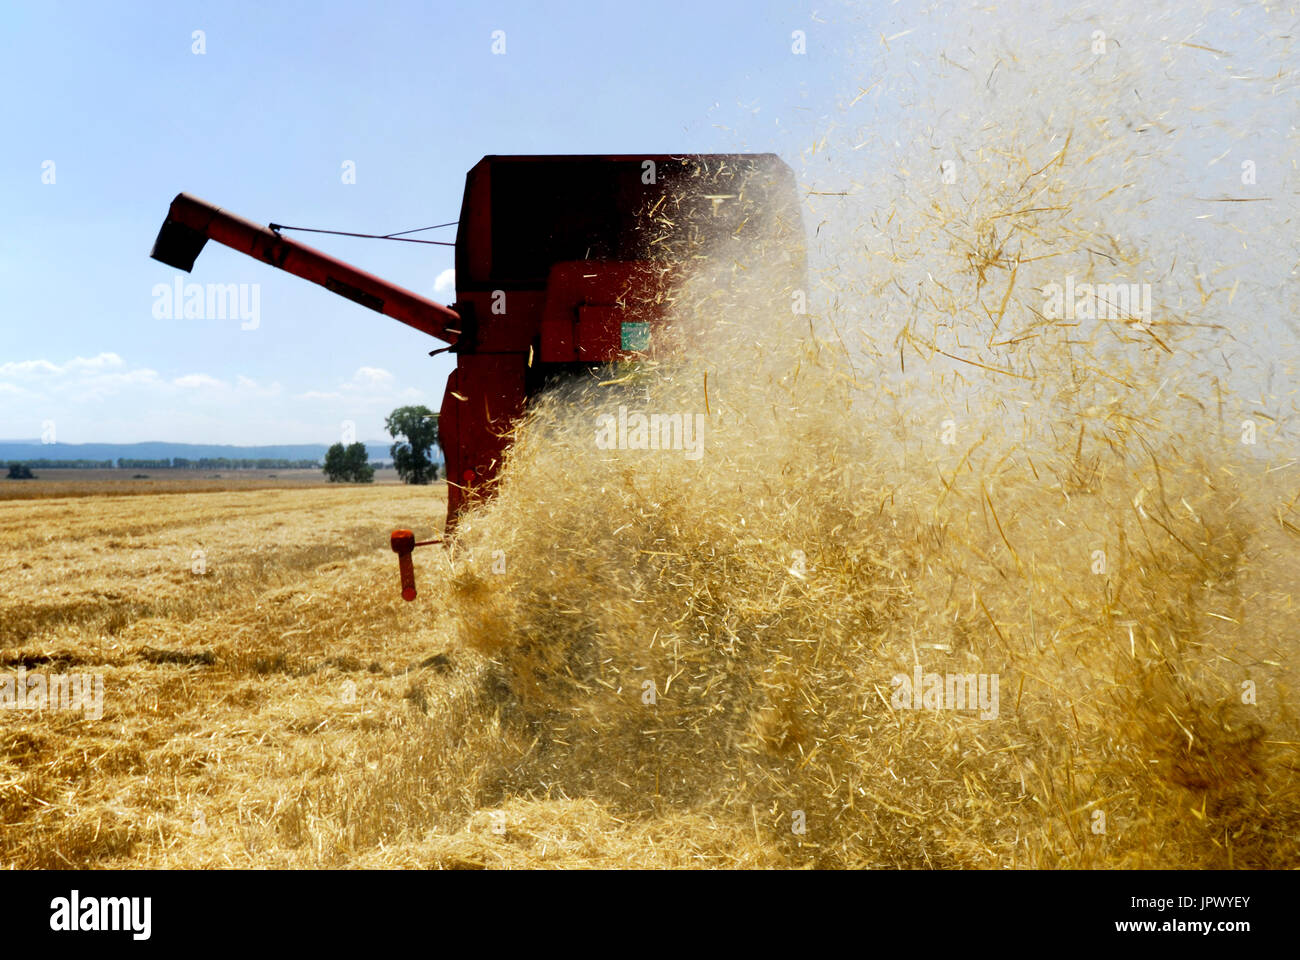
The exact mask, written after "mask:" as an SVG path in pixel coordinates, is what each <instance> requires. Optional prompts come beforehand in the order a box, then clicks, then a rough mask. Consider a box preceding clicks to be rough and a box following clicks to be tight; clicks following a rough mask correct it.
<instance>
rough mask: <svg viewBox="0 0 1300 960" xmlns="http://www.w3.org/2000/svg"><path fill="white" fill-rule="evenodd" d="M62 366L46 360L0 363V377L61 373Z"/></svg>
mask: <svg viewBox="0 0 1300 960" xmlns="http://www.w3.org/2000/svg"><path fill="white" fill-rule="evenodd" d="M62 372H63V368H62V367H56V366H55V365H54V364H52V363H50V361H48V360H23V361H21V362H19V363H12V362H10V363H0V377H34V376H36V377H39V376H42V375H49V374H54V373H62Z"/></svg>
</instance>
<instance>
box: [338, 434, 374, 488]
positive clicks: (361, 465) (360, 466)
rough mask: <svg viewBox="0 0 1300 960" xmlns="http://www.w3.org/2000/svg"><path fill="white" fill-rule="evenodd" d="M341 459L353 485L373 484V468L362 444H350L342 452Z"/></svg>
mask: <svg viewBox="0 0 1300 960" xmlns="http://www.w3.org/2000/svg"><path fill="white" fill-rule="evenodd" d="M343 459H344V463H346V464H347V473H348V479H349V480H351V481H352V482H353V483H373V482H374V479H375V468H374V467H372V466H371V465H370V454H369V453H368V452H367V451H366V445H365V444H364V443H354V444H351V445H350V446H349V447H348V448H347V450H345V451H344V452H343Z"/></svg>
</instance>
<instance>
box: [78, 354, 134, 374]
mask: <svg viewBox="0 0 1300 960" xmlns="http://www.w3.org/2000/svg"><path fill="white" fill-rule="evenodd" d="M121 365H122V358H121V357H119V356H118V355H117V354H116V353H101V354H99V355H98V356H94V357H74V358H73V359H71V360H69V361H68V365H67V368H66V369H68V370H107V369H109V368H110V367H113V368H116V367H120V366H121Z"/></svg>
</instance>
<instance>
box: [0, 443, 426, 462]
mask: <svg viewBox="0 0 1300 960" xmlns="http://www.w3.org/2000/svg"><path fill="white" fill-rule="evenodd" d="M390 446H392V443H391V442H389V443H367V444H366V451H367V452H368V453H369V454H370V459H371V461H372V462H380V461H388V460H391V459H392V457H391V456H389V453H388V448H389V447H390ZM329 447H330V445H329V444H327V443H279V444H272V445H270V446H259V447H237V446H228V445H225V444H218V443H167V442H164V441H150V442H148V443H41V442H40V440H0V461H2V462H6V463H7V462H8V461H10V460H117V459H119V458H125V459H128V460H172V459H175V458H176V457H181V458H183V459H186V460H199V459H201V458H204V457H225V458H227V459H230V460H324V459H325V451H326V450H328V449H329ZM433 455H434V459H435V460H438V461H439V462H441V461H442V457H441V451H439V450H438V449H437V448H435V449H434V451H433Z"/></svg>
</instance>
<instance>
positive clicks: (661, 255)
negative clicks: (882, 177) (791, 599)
mask: <svg viewBox="0 0 1300 960" xmlns="http://www.w3.org/2000/svg"><path fill="white" fill-rule="evenodd" d="M773 207H780V208H782V209H783V210H785V211H788V212H791V213H792V214H793V216H795V217H796V218H797V216H798V214H797V205H796V204H795V201H794V178H793V176H792V174H791V172H790V170H789V168H788V167H787V166H786V165H785V164H784V163H782V162H781V160H780V159H779V158H778V157H776V156H775V155H773V154H709V155H690V156H681V155H678V156H671V155H642V156H513V157H509V156H488V157H484V158H483V159H482V160H481V161H480V162H479V163H477V164H476V165H475V166H474V168H473V169H472V170H470V171H469V174H468V175H467V177H466V181H465V194H464V199H463V201H462V204H461V212H460V220H459V223H458V227H457V231H456V301H455V303H453V304H452V305H451V306H450V307H446V306H443V305H442V304H439V303H435V302H434V301H432V300H429V299H428V298H426V297H422V296H420V295H419V294H417V293H413V292H411V291H410V290H405V289H403V288H402V287H399V286H397V285H395V284H393V283H390V282H388V281H387V280H382V279H380V278H379V277H376V276H373V275H371V274H369V273H366V272H365V271H362V270H358V269H357V268H356V267H353V266H350V265H349V264H346V263H344V262H342V261H341V260H337V259H335V258H334V257H331V256H329V255H328V254H325V253H322V252H321V251H319V250H316V249H313V248H312V247H309V246H307V245H305V244H302V243H299V242H297V241H296V240H293V239H290V238H289V237H286V236H284V235H283V234H282V233H281V232H280V231H281V230H282V229H288V228H281V227H278V226H277V225H275V224H271V225H269V226H262V225H260V224H257V223H253V222H252V221H250V220H245V219H243V218H242V217H238V216H235V215H234V214H231V213H228V212H227V211H225V210H222V209H220V208H219V207H216V206H213V205H212V204H210V203H207V202H205V201H203V200H200V199H198V198H197V197H194V196H191V195H189V194H185V193H182V194H179V195H178V196H177V197H176V199H175V200H173V201H172V204H171V209H170V210H169V211H168V213H167V219H166V221H164V223H163V225H162V228H161V229H160V230H159V232H158V239H157V240H156V241H155V243H154V248H153V252H152V254H151V256H152V257H153V258H154V259H155V260H159V261H161V262H163V263H165V264H167V265H168V266H171V267H175V268H177V269H180V270H184V271H186V272H187V273H188V272H189V271H190V270H191V269H192V268H193V266H194V261H195V259H196V258H197V257H198V255H199V253H200V251H201V250H202V249H203V246H204V244H205V243H206V242H207V241H208V240H215V241H216V242H218V243H221V244H224V245H225V246H228V247H231V248H232V249H234V250H238V251H239V252H241V253H246V254H248V255H249V256H251V257H254V258H256V259H258V260H261V261H263V262H264V263H268V264H270V265H271V266H273V267H279V268H280V269H281V270H286V271H288V272H289V273H292V274H295V275H297V276H299V277H302V278H304V279H306V280H310V281H311V282H312V283H316V284H319V285H321V286H323V287H325V288H326V289H327V290H331V291H333V292H334V293H337V294H339V295H340V296H342V297H346V298H347V299H349V300H352V301H354V302H356V303H359V304H361V305H362V306H364V307H368V308H370V309H371V310H375V311H378V312H379V313H383V314H385V315H387V316H390V317H392V318H393V319H394V320H398V321H400V322H401V323H405V324H406V325H408V326H410V327H414V328H415V329H416V330H419V331H421V332H422V333H427V334H428V335H429V336H431V337H435V338H437V339H439V340H442V341H443V342H444V343H446V344H448V346H446V347H442V348H440V349H439V350H435V351H432V353H439V352H442V351H450V352H451V353H453V354H454V355H455V356H456V369H455V370H454V371H453V372H452V374H451V376H450V377H449V378H448V380H447V388H446V392H445V393H444V395H443V400H442V409H441V412H440V414H439V418H438V431H439V435H440V443H441V446H442V448H443V454H444V456H445V457H446V463H447V530H448V531H450V530H451V529H452V528H453V527H454V525H455V522H456V518H457V516H458V515H459V514H460V513H461V512H462V511H463V510H464V509H465V508H466V507H467V506H468V505H469V504H471V503H472V502H474V500H476V499H477V498H479V497H482V496H484V495H486V494H488V493H490V492H491V489H492V485H493V482H494V479H495V476H496V473H497V470H498V467H499V466H500V463H501V460H502V455H503V453H504V451H505V447H506V444H507V443H508V440H507V433H508V431H509V429H510V426H511V424H512V423H513V422H514V421H515V420H516V419H518V417H519V416H520V415H521V414H523V413H524V411H525V408H526V407H527V404H528V402H529V400H530V399H531V398H532V397H534V396H536V395H537V394H538V392H540V391H541V390H542V389H543V388H544V387H545V386H546V384H547V383H549V382H551V381H553V380H554V379H556V378H558V377H563V376H566V375H571V374H573V373H577V372H581V371H583V370H587V369H589V368H591V367H593V366H599V365H602V364H608V363H612V362H616V361H626V360H635V359H637V358H638V357H639V356H643V355H644V351H645V350H646V349H647V347H648V345H649V342H650V338H651V335H652V331H653V329H654V327H655V325H656V324H657V323H659V322H660V321H661V320H662V319H663V317H664V314H665V311H666V308H667V297H666V295H667V293H668V290H669V287H670V285H671V284H672V282H673V281H674V279H675V278H676V276H677V270H676V266H677V264H679V263H680V262H681V261H682V260H683V259H685V258H687V257H689V256H691V255H692V254H694V253H698V252H699V251H700V249H701V247H700V242H701V241H707V239H708V236H706V234H707V235H713V236H727V235H729V234H734V233H737V232H739V231H741V230H742V229H743V228H744V226H745V224H746V223H747V221H749V220H750V219H751V218H756V217H757V216H759V215H760V213H766V212H768V211H770V210H771V209H772V208H773ZM557 479H558V478H557ZM430 542H438V541H423V542H417V541H416V540H415V537H414V535H413V534H412V533H411V532H410V531H409V530H397V531H394V532H393V534H392V537H391V545H392V548H393V550H394V551H395V552H396V553H397V555H398V559H399V564H400V569H401V579H402V595H403V596H404V597H405V598H406V599H408V600H412V599H414V598H415V574H414V568H413V565H412V563H411V551H412V550H413V549H414V548H415V547H416V546H421V545H423V543H430Z"/></svg>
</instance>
